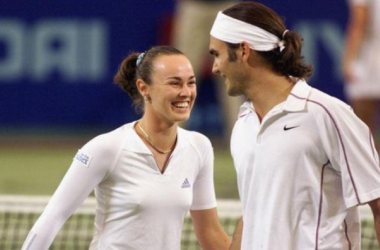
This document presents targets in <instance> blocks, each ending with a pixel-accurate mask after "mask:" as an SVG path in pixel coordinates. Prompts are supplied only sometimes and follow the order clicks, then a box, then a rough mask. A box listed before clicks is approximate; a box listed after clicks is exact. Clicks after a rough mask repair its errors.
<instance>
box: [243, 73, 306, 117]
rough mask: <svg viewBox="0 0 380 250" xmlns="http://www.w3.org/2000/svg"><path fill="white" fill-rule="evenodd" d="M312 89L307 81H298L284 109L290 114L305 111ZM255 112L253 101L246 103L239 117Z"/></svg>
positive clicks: (284, 104) (283, 106)
mask: <svg viewBox="0 0 380 250" xmlns="http://www.w3.org/2000/svg"><path fill="white" fill-rule="evenodd" d="M311 89H312V88H311V87H310V86H309V85H308V84H307V83H306V81H305V80H303V79H300V80H298V81H297V82H296V83H295V85H294V87H293V89H292V91H291V92H290V94H289V96H288V97H287V98H286V100H285V102H284V103H283V105H282V109H283V110H284V111H289V112H297V111H302V110H304V109H305V108H306V101H307V98H308V97H309V95H310V92H311ZM254 110H255V108H254V107H253V103H252V102H251V101H245V102H244V103H243V105H241V106H240V110H239V116H238V117H243V116H245V115H247V114H248V113H249V112H251V111H254Z"/></svg>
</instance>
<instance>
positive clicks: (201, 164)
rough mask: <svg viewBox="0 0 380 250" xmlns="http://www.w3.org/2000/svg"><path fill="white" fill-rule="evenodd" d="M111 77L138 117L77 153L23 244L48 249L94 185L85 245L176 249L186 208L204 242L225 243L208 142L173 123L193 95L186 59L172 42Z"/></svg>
mask: <svg viewBox="0 0 380 250" xmlns="http://www.w3.org/2000/svg"><path fill="white" fill-rule="evenodd" d="M114 80H115V82H116V83H117V84H118V85H120V86H121V88H122V89H123V90H124V91H126V92H127V93H128V94H129V96H130V97H131V98H132V100H133V102H134V104H135V106H136V107H140V108H142V110H143V116H142V118H141V119H140V120H138V121H134V122H131V123H128V124H126V125H124V126H121V127H120V128H118V129H116V130H114V131H111V132H110V133H107V134H103V135H100V136H98V137H96V138H94V139H93V140H91V141H90V142H88V143H87V144H86V145H85V146H84V147H83V148H81V149H80V150H79V151H78V153H77V154H76V156H75V157H74V160H73V163H72V165H71V167H70V169H69V171H68V172H67V174H66V176H65V177H64V179H63V180H62V183H61V184H60V185H59V187H58V189H57V191H56V192H55V194H54V195H53V197H52V198H51V200H50V202H49V204H48V205H47V207H46V209H45V211H44V212H43V214H42V215H41V217H40V218H39V219H38V221H37V222H36V224H35V225H34V226H33V228H32V229H31V232H30V233H29V235H28V237H27V239H26V241H25V242H24V245H23V248H22V249H28V250H31V249H38V250H42V249H48V247H49V246H50V244H51V243H52V241H53V240H54V237H55V236H56V234H57V233H58V231H59V230H60V228H61V227H62V225H63V224H64V222H65V221H66V220H67V218H68V217H69V216H70V215H71V214H72V213H73V212H74V211H75V209H76V208H77V207H78V206H79V205H80V204H81V203H82V202H83V201H84V200H85V198H86V197H87V196H88V195H89V194H90V193H91V192H92V191H93V190H94V189H95V195H96V199H97V207H96V218H95V235H94V238H93V240H92V243H91V246H90V249H100V250H103V249H139V250H141V249H144V250H145V249H152V250H153V249H154V250H157V249H165V250H170V249H180V242H181V232H182V225H183V221H184V217H185V215H186V213H187V212H188V211H189V209H190V212H191V216H192V219H193V223H194V230H195V233H196V235H197V238H198V241H199V243H200V245H201V246H202V248H203V249H228V248H229V245H230V239H229V237H228V235H227V234H226V233H225V232H224V230H223V229H222V227H221V225H220V223H219V221H218V217H217V211H216V200H215V193H214V186H213V168H212V167H213V150H212V147H211V143H210V141H209V140H208V139H207V138H206V137H205V136H203V135H201V134H199V133H196V132H190V131H186V130H183V129H181V128H178V122H182V121H185V120H187V119H189V116H190V111H191V109H192V107H193V105H194V101H195V98H196V85H195V77H194V72H193V69H192V66H191V64H190V62H189V60H188V59H187V58H186V56H184V55H183V54H182V53H181V52H180V51H178V50H177V49H175V48H172V47H166V46H159V47H153V48H151V49H150V50H148V51H147V52H145V53H141V54H138V53H132V54H131V55H129V56H128V57H127V58H126V59H124V61H123V62H122V63H121V66H120V69H119V71H118V72H117V74H116V76H115V79H114Z"/></svg>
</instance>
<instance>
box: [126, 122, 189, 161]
mask: <svg viewBox="0 0 380 250" xmlns="http://www.w3.org/2000/svg"><path fill="white" fill-rule="evenodd" d="M136 122H137V121H134V122H131V123H128V124H126V125H125V126H124V129H125V130H126V133H125V136H126V140H125V143H124V146H123V149H124V150H127V151H131V152H135V153H141V154H152V152H151V151H150V150H149V149H148V147H147V146H146V145H145V143H144V142H143V140H142V139H141V138H140V137H139V135H138V134H137V133H136V131H135V129H134V126H135V124H136ZM187 144H189V142H188V141H187V140H186V136H184V130H183V129H181V128H178V129H177V143H176V146H175V148H174V151H173V153H172V154H174V153H175V152H176V151H178V150H180V149H181V148H183V147H185V146H186V145H187Z"/></svg>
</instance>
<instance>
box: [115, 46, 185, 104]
mask: <svg viewBox="0 0 380 250" xmlns="http://www.w3.org/2000/svg"><path fill="white" fill-rule="evenodd" d="M161 55H183V53H182V52H181V51H179V50H178V49H176V48H174V47H171V46H155V47H152V48H150V49H149V50H148V51H146V52H144V53H143V54H142V53H137V52H132V53H131V54H129V55H128V56H127V57H126V58H125V59H124V60H123V61H122V62H121V64H120V66H119V69H118V71H117V73H116V74H115V76H114V82H115V83H116V84H117V85H119V86H120V87H121V89H122V90H124V91H125V92H126V93H127V94H128V95H129V96H130V97H131V99H132V101H133V105H134V106H135V108H136V111H142V110H143V107H144V98H143V96H141V94H140V92H139V91H138V89H137V86H136V81H137V79H142V80H143V81H144V82H145V83H146V84H149V85H150V84H152V79H151V77H152V71H153V61H154V60H155V59H156V58H157V57H159V56H161ZM139 56H140V58H139V60H138V57H139ZM137 61H139V62H138V63H137Z"/></svg>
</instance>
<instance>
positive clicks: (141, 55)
mask: <svg viewBox="0 0 380 250" xmlns="http://www.w3.org/2000/svg"><path fill="white" fill-rule="evenodd" d="M144 56H145V52H143V53H140V55H139V56H138V57H137V60H136V66H139V64H140V62H141V60H142V59H143V58H144Z"/></svg>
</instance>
